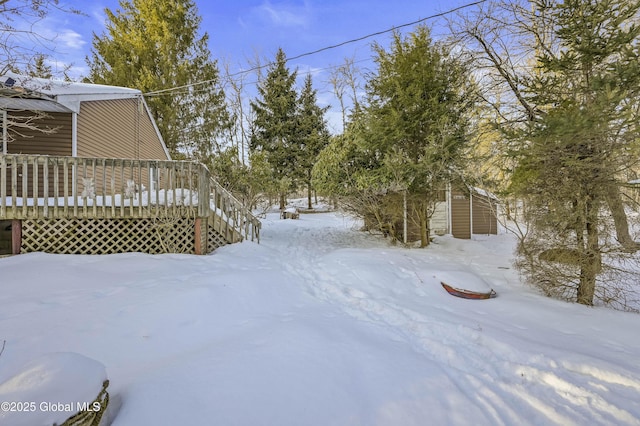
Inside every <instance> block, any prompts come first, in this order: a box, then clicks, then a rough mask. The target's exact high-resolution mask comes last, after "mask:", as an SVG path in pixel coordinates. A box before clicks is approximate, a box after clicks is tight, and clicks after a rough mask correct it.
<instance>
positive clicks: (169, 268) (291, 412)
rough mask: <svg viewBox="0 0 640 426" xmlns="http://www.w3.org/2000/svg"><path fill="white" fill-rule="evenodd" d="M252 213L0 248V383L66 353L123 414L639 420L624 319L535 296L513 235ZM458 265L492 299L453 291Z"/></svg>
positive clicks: (632, 328) (239, 421) (639, 389)
mask: <svg viewBox="0 0 640 426" xmlns="http://www.w3.org/2000/svg"><path fill="white" fill-rule="evenodd" d="M263 224H264V227H263V232H262V239H261V244H259V245H258V244H254V243H249V242H248V243H242V244H235V245H231V246H226V247H224V248H222V249H219V250H217V251H216V252H215V253H213V254H212V255H209V256H188V255H156V256H151V255H143V254H122V255H110V256H71V255H47V254H42V253H36V254H28V255H21V256H15V257H10V258H3V259H0V285H1V287H0V288H1V292H0V344H1V343H2V341H3V340H4V341H6V346H5V349H4V352H3V353H2V355H1V356H0V396H2V397H6V395H9V394H10V393H8V392H11V390H12V389H8V386H7V384H6V383H5V384H4V386H3V384H2V382H5V381H6V380H7V379H8V378H10V377H12V376H13V375H14V374H16V372H19V371H20V370H21V366H22V365H23V364H24V363H27V362H29V361H32V360H34V359H36V358H38V357H39V356H41V355H43V354H47V353H52V352H74V353H78V354H82V355H84V356H87V357H89V358H92V359H94V360H97V361H99V362H100V363H101V364H103V365H104V366H105V367H106V373H107V376H108V378H109V380H110V386H109V392H110V394H111V403H110V410H111V411H110V412H109V420H112V424H113V425H120V426H122V425H129V426H138V425H393V426H397V425H424V424H433V425H514V424H518V425H527V424H530V425H552V424H557V425H572V424H575V425H584V424H597V425H613V424H615V425H639V424H640V361H639V360H640V339H639V338H638V333H639V330H640V316H639V315H636V314H631V313H623V312H617V311H612V310H608V309H605V308H587V307H584V306H580V305H576V304H568V303H563V302H559V301H555V300H551V299H547V298H545V297H543V296H540V295H538V294H537V293H536V292H535V291H534V290H533V289H531V288H529V287H526V286H524V285H523V284H521V282H520V280H519V277H518V275H517V273H516V271H514V269H513V267H512V265H511V256H512V249H513V241H512V239H511V237H510V236H509V235H498V236H477V237H475V239H474V240H473V241H464V240H454V239H453V238H450V237H441V238H438V239H437V240H436V242H435V243H434V244H433V245H432V247H430V248H428V249H425V250H420V249H404V248H400V247H393V246H390V245H389V244H388V241H385V240H383V239H379V238H376V237H373V236H370V235H368V234H364V233H361V232H357V231H356V230H355V225H354V223H353V222H352V221H351V220H350V219H348V218H345V217H342V216H340V215H339V214H335V213H324V214H303V215H301V216H300V219H299V220H280V219H279V216H278V215H277V214H269V215H268V217H267V219H266V220H264V221H263ZM456 271H459V272H473V273H475V274H477V275H478V276H480V277H482V278H483V279H484V280H485V281H486V282H488V283H489V284H490V285H491V287H492V288H493V289H495V290H496V291H497V292H498V297H497V298H495V299H490V300H478V301H474V300H464V299H460V298H455V297H452V296H450V295H449V294H447V293H446V292H445V291H444V290H443V288H442V287H441V286H440V284H439V282H438V279H437V278H436V277H437V276H439V275H441V274H448V275H453V276H455V274H456ZM56 397H57V396H56V395H50V396H49V399H50V401H51V402H55V401H56ZM0 399H2V398H0ZM5 399H6V398H5ZM2 419H3V414H2V413H0V424H5V423H3V421H2Z"/></svg>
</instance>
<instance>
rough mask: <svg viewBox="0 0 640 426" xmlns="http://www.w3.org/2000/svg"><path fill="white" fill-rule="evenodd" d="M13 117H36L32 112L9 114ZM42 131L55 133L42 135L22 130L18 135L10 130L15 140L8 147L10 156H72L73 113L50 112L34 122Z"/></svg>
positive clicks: (36, 131) (38, 132) (33, 131)
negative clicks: (50, 130)
mask: <svg viewBox="0 0 640 426" xmlns="http://www.w3.org/2000/svg"><path fill="white" fill-rule="evenodd" d="M8 115H9V120H11V116H12V115H20V116H25V115H34V113H32V112H9V114H8ZM33 124H34V125H35V126H37V127H38V128H40V129H52V130H54V132H53V133H42V132H41V131H38V130H33V129H20V134H21V135H23V136H21V135H18V134H16V133H15V132H14V131H13V130H12V129H11V128H9V132H10V135H11V136H12V137H13V138H15V140H13V141H10V142H9V143H8V145H7V153H8V154H40V155H60V156H62V155H65V156H68V155H71V133H72V125H71V113H61V112H49V113H47V116H46V117H45V118H42V119H37V120H36V121H34V122H33Z"/></svg>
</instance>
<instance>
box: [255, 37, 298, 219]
mask: <svg viewBox="0 0 640 426" xmlns="http://www.w3.org/2000/svg"><path fill="white" fill-rule="evenodd" d="M296 76H297V71H293V72H290V71H289V69H288V68H287V66H286V56H285V54H284V51H283V50H282V49H278V52H277V54H276V58H275V61H274V62H273V63H272V64H271V65H270V66H269V69H268V71H267V75H266V77H265V78H264V80H263V81H262V82H261V83H260V84H259V85H258V94H259V98H258V99H256V100H254V101H253V102H251V108H252V109H253V112H254V114H255V118H254V121H253V123H252V124H253V125H252V134H251V141H250V150H251V151H253V152H263V153H264V154H265V156H266V159H267V161H268V162H269V164H270V165H271V168H272V171H273V177H274V179H275V180H276V181H277V184H278V187H279V193H280V194H279V199H280V200H279V204H280V208H281V209H283V208H284V207H285V204H286V196H287V193H288V192H289V191H291V190H294V189H295V188H296V186H297V180H298V176H299V166H298V161H297V160H298V158H299V151H300V134H299V120H298V117H299V114H298V94H297V92H296V89H295V82H296Z"/></svg>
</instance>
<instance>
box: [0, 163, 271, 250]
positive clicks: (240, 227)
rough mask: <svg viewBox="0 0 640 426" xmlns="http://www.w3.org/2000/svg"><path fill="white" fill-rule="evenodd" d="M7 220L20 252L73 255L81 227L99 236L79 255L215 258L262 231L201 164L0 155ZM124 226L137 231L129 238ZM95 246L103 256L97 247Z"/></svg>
mask: <svg viewBox="0 0 640 426" xmlns="http://www.w3.org/2000/svg"><path fill="white" fill-rule="evenodd" d="M0 221H4V222H3V223H4V224H6V223H11V228H12V233H13V237H12V247H13V249H12V252H13V253H16V251H18V252H25V251H38V250H41V249H42V248H43V247H44V248H45V250H44V251H52V252H67V251H65V250H64V246H65V245H66V246H67V247H68V246H69V245H70V244H71V245H72V246H73V245H76V244H75V242H76V240H78V239H79V238H80V237H81V235H80V234H78V233H77V232H70V231H72V230H73V229H79V227H84V228H86V229H90V230H91V231H90V233H91V237H90V238H88V240H89V242H88V243H86V244H84V245H82V246H79V247H77V248H76V249H74V250H75V251H72V252H81V253H84V252H87V253H102V252H105V253H107V252H123V251H147V252H154V253H156V252H193V253H207V252H210V251H212V249H215V247H213V246H219V245H222V244H225V243H234V242H238V241H242V240H244V239H250V240H252V241H258V242H259V239H260V228H261V223H260V221H259V220H258V219H257V218H256V217H255V216H254V215H253V214H251V212H250V211H249V209H248V208H246V207H245V206H244V205H243V204H242V203H241V202H240V201H239V200H237V199H236V198H235V197H234V196H233V195H232V194H231V193H229V192H228V191H226V190H225V189H224V188H222V187H221V186H220V185H219V184H218V183H217V182H216V181H215V180H214V179H212V177H211V175H210V173H209V170H208V169H207V168H206V167H205V166H203V165H202V164H199V163H195V162H188V161H159V160H158V161H155V160H130V159H110V158H77V157H51V156H34V155H13V154H6V155H0ZM8 221H11V222H8ZM87 226H88V227H89V228H87ZM123 226H126V227H133V228H136V229H135V230H134V229H131V232H129V234H132V235H127V232H126V230H125V232H123V231H122V230H121V229H120V228H122V227H123ZM51 227H52V229H53V230H48V228H51ZM45 228H47V229H45ZM184 228H192V229H189V230H188V231H187V232H186V234H185V230H184ZM78 232H79V231H78ZM87 232H89V231H86V230H85V234H86V233H87ZM141 232H142V233H144V232H149V233H150V234H153V235H152V236H151V237H149V238H148V241H147V242H146V243H145V244H143V245H142V246H141V247H138V246H136V245H135V244H133V245H132V244H129V243H128V242H127V241H128V240H136V239H138V237H139V235H133V233H141ZM114 233H117V234H118V237H117V238H116V237H113V234H114ZM25 234H28V236H27V235H25ZM38 234H42V235H43V236H42V237H41V238H40V237H39V236H38ZM102 234H105V235H106V234H109V235H111V237H105V236H103V235H102ZM173 234H176V235H177V234H179V237H176V236H175V235H173ZM62 235H66V236H65V237H64V238H63V237H62ZM83 235H84V234H83ZM25 237H26V238H25ZM152 237H153V238H152ZM105 238H107V239H109V238H110V239H109V241H107V243H108V244H107V243H105V241H104V239H105ZM154 238H155V240H154ZM84 239H85V240H87V237H86V236H85V237H84ZM163 239H164V240H165V241H164V242H163ZM40 240H42V241H40ZM152 240H154V241H156V240H157V241H156V242H151V241H152ZM174 240H178V241H177V242H176V241H174ZM158 241H159V242H158ZM167 241H169V242H170V243H171V244H172V245H173V246H174V247H173V248H171V249H169V248H168V247H167V244H166V243H167ZM93 242H96V244H98V246H99V247H100V249H99V250H97V249H95V248H90V246H92V243H93ZM58 246H60V247H59V248H58V249H56V247H58Z"/></svg>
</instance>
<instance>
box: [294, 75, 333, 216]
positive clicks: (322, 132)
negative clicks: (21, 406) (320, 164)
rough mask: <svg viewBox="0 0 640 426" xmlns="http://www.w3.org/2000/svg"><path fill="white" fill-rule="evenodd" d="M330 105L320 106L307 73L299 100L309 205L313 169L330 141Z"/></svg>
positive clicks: (309, 203) (301, 156)
mask: <svg viewBox="0 0 640 426" xmlns="http://www.w3.org/2000/svg"><path fill="white" fill-rule="evenodd" d="M328 109H329V107H325V108H321V107H319V106H318V101H317V91H316V90H315V89H314V88H313V84H312V80H311V75H309V74H308V75H307V76H306V78H305V80H304V87H303V88H302V92H301V93H300V100H299V114H300V118H299V122H298V126H299V135H300V145H299V146H300V152H299V161H298V165H299V167H300V173H301V175H302V176H301V177H302V179H303V181H304V183H305V185H306V186H307V207H308V208H309V209H311V208H312V207H313V205H312V201H311V198H312V171H313V166H314V164H315V163H316V160H317V158H318V154H320V151H322V150H323V149H324V148H325V147H326V146H327V144H328V143H329V130H328V129H327V123H326V121H325V119H324V114H325V112H326V111H327V110H328Z"/></svg>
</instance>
